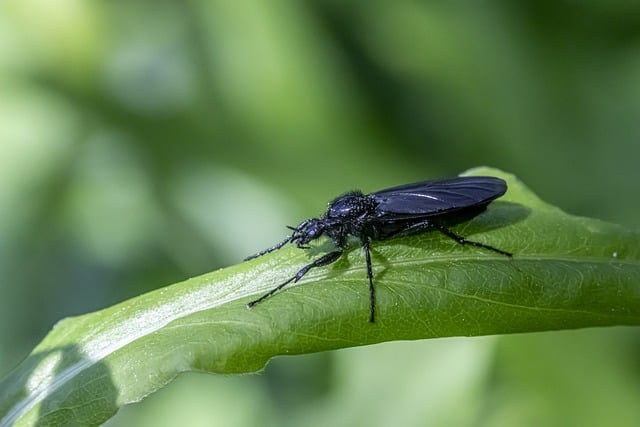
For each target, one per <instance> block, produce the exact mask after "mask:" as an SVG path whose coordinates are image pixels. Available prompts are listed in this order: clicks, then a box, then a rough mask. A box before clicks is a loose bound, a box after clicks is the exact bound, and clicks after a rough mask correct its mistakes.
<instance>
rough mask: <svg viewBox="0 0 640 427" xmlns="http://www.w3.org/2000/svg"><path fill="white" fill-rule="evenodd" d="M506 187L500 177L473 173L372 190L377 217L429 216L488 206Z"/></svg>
mask: <svg viewBox="0 0 640 427" xmlns="http://www.w3.org/2000/svg"><path fill="white" fill-rule="evenodd" d="M506 191H507V184H506V183H505V182H504V181H503V180H502V179H500V178H495V177H491V176H473V177H458V178H450V179H443V180H437V181H423V182H417V183H414V184H407V185H402V186H399V187H393V188H389V189H386V190H381V191H378V192H375V193H372V194H371V196H372V197H374V198H375V200H376V202H377V203H378V205H377V207H376V217H377V218H378V219H382V218H385V217H392V218H399V217H404V218H406V217H428V216H430V215H441V214H444V213H448V212H453V211H456V210H459V209H464V208H469V207H480V206H486V205H487V204H489V203H490V202H491V201H493V200H495V199H497V198H498V197H500V196H502V195H503V194H504V193H505V192H506Z"/></svg>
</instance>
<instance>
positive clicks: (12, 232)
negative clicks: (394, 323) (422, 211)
mask: <svg viewBox="0 0 640 427" xmlns="http://www.w3.org/2000/svg"><path fill="white" fill-rule="evenodd" d="M639 159H640V3H638V2H629V1H622V0H613V1H611V0H610V1H606V2H605V1H584V2H574V1H549V0H545V1H534V0H529V1H520V2H509V1H492V2H472V1H448V2H435V1H425V2H404V1H401V2H387V1H366V2H340V1H336V0H324V1H315V2H313V1H287V0H276V1H271V2H260V1H233V0H223V1H196V0H193V1H182V2H169V1H111V2H98V1H86V0H85V1H81V0H56V1H55V2H53V1H47V0H36V1H34V0H7V1H3V2H1V3H0V292H1V295H2V296H1V297H0V376H4V375H5V374H6V373H7V372H8V371H10V370H11V368H12V367H14V366H15V365H16V364H17V363H19V361H20V360H21V359H22V358H23V357H25V356H26V354H27V353H28V352H29V351H30V350H31V349H32V348H33V347H34V346H35V344H36V343H38V342H39V340H40V339H41V338H42V337H43V336H44V334H45V333H46V332H47V331H48V330H49V329H50V328H51V327H52V326H53V324H54V323H55V322H56V321H58V320H59V319H61V318H63V317H66V316H71V315H77V314H80V313H86V312H89V311H93V310H96V309H99V308H103V307H106V306H109V305H112V304H114V303H117V302H119V301H122V300H124V299H127V298H129V297H132V296H134V295H138V294H140V293H142V292H145V291H148V290H151V289H154V288H157V287H160V286H163V285H167V284H170V283H173V282H176V281H180V280H183V279H185V278H187V277H191V276H195V275H198V274H201V273H204V272H207V271H210V270H213V269H217V268H220V267H224V266H227V265H230V264H233V263H237V262H240V261H241V259H242V258H243V257H244V256H246V255H248V254H251V253H253V252H255V251H256V250H259V249H262V248H264V247H266V246H268V245H270V244H272V243H275V242H276V241H278V240H279V239H280V238H281V237H282V236H283V235H284V233H285V229H284V228H283V226H284V225H285V224H296V223H298V222H299V221H300V220H302V219H304V218H306V217H309V216H313V215H317V214H319V213H320V212H321V211H322V210H323V208H324V206H325V203H326V201H328V200H329V199H330V198H332V197H333V196H336V195H338V194H340V193H341V192H344V191H346V190H349V189H353V188H361V189H363V190H364V191H373V190H377V189H380V188H383V187H387V186H391V185H396V184H402V183H405V182H410V181H417V180H423V179H429V178H435V177H440V176H448V175H455V174H458V173H460V172H462V171H463V170H465V169H467V168H469V167H473V166H478V165H490V166H495V167H499V168H501V169H504V170H506V171H508V172H512V173H515V174H516V175H517V176H518V177H519V178H520V179H522V180H523V181H524V182H525V183H527V184H528V185H529V186H530V187H531V188H532V189H533V190H534V191H536V192H537V193H538V194H539V195H540V196H541V197H543V198H544V199H546V200H547V201H550V202H552V203H553V204H556V205H558V206H560V207H561V208H563V209H564V210H566V211H569V212H572V213H575V214H579V215H585V216H594V217H599V218H602V219H604V220H608V221H611V222H617V223H620V224H623V225H626V226H628V227H630V228H636V229H637V228H638V227H639V226H640V216H639V215H638V211H639V210H640V198H639V197H638V190H637V188H638V181H639V179H640V161H639ZM514 252H516V251H515V250H514ZM639 356H640V334H639V333H638V332H637V330H635V329H632V328H610V329H599V330H598V329H592V330H583V331H569V332H557V333H548V334H530V335H517V336H506V337H483V338H457V339H443V340H431V341H424V342H410V343H387V344H383V345H378V346H372V347H367V348H357V349H349V350H342V351H337V352H332V353H327V354H316V355H309V356H298V357H283V358H278V359H276V360H274V361H273V362H272V363H271V364H270V365H269V366H268V367H267V369H266V370H265V371H264V372H263V373H262V374H260V375H252V376H243V377H216V376H210V375H202V374H200V375H199V374H189V375H184V376H182V377H180V378H179V379H178V380H177V381H176V382H174V383H173V384H172V385H170V386H169V387H167V388H165V389H163V390H162V391H160V392H159V393H157V394H155V395H153V396H151V397H150V398H148V399H147V400H145V401H144V402H142V403H141V404H137V405H132V406H128V407H126V408H124V409H123V410H122V411H121V412H120V413H119V414H118V415H117V416H116V417H115V418H114V419H112V420H111V421H110V422H109V423H108V425H109V426H127V425H138V426H146V425H148V426H173V425H189V426H210V425H225V426H251V425H258V424H259V425H267V426H269V425H272V426H287V425H288V426H296V425H310V426H320V425H327V424H328V423H331V425H334V426H365V425H366V426H373V427H375V426H387V425H404V426H421V425H435V426H448V425H463V426H464V425H469V426H471V425H473V426H510V425H521V426H522V425H525V426H526V425H531V426H534V425H536V426H537V425H546V426H572V425H573V426H600V425H618V426H620V425H640V405H638V402H639V401H640V369H639V368H638V360H639Z"/></svg>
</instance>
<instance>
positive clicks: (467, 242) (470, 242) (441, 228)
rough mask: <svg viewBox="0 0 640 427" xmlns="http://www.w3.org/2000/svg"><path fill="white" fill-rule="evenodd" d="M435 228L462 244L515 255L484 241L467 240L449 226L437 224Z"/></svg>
mask: <svg viewBox="0 0 640 427" xmlns="http://www.w3.org/2000/svg"><path fill="white" fill-rule="evenodd" d="M435 229H436V230H438V231H439V232H441V233H442V234H444V235H445V236H447V237H449V238H451V239H453V240H455V241H456V242H458V243H460V244H461V245H470V246H475V247H476V248H483V249H487V250H490V251H493V252H495V253H498V254H500V255H504V256H508V257H509V258H512V257H513V254H512V253H511V252H507V251H503V250H502V249H498V248H494V247H493V246H489V245H485V244H484V243H480V242H474V241H473V240H467V239H466V238H465V237H464V236H461V235H459V234H457V233H454V232H453V231H451V230H449V229H448V228H447V227H445V226H443V225H437V226H436V227H435Z"/></svg>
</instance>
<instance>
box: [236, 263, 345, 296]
mask: <svg viewBox="0 0 640 427" xmlns="http://www.w3.org/2000/svg"><path fill="white" fill-rule="evenodd" d="M342 252H343V251H342V250H337V251H333V252H329V253H328V254H325V255H323V256H321V257H320V258H318V259H316V260H315V261H313V262H312V263H310V264H307V265H305V266H304V267H302V268H301V269H300V271H298V272H297V273H296V274H295V276H293V277H291V278H290V279H289V280H287V281H286V282H284V283H281V284H279V285H278V286H276V287H275V288H273V289H271V290H270V291H269V292H267V293H266V294H264V295H262V296H261V297H260V298H258V299H257V300H254V301H251V302H250V303H248V304H247V308H252V307H253V306H254V305H256V304H258V303H261V302H262V301H264V300H266V299H267V298H269V297H270V296H272V295H273V294H275V293H276V292H278V291H279V290H280V289H282V288H284V287H285V286H287V285H288V284H289V283H291V282H293V283H295V282H297V281H298V280H300V279H302V277H303V276H304V275H305V274H307V273H308V272H309V270H311V269H312V268H314V267H320V266H322V265H327V264H331V263H332V262H335V261H337V259H338V258H340V255H342Z"/></svg>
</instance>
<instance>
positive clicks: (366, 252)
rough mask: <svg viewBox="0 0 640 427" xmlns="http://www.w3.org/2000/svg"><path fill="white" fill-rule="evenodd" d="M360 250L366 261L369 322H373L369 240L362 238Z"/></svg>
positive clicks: (374, 305) (373, 302)
mask: <svg viewBox="0 0 640 427" xmlns="http://www.w3.org/2000/svg"><path fill="white" fill-rule="evenodd" d="M362 248H363V249H364V255H365V259H366V260H367V278H368V279H369V322H371V323H373V322H374V321H375V313H376V290H375V288H374V287H373V268H372V267H371V250H370V249H369V239H368V238H367V237H364V236H363V237H362Z"/></svg>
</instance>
